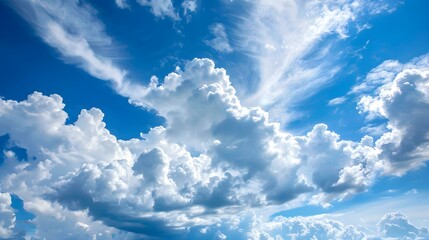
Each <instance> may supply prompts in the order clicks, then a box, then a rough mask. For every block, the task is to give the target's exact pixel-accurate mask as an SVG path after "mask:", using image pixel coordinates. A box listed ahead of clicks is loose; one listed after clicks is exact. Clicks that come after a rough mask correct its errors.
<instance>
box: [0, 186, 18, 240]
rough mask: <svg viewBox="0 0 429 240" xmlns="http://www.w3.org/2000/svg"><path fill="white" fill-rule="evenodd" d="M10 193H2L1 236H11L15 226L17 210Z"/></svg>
mask: <svg viewBox="0 0 429 240" xmlns="http://www.w3.org/2000/svg"><path fill="white" fill-rule="evenodd" d="M11 204H12V199H11V196H10V194H9V193H0V238H9V237H11V236H12V234H13V229H14V227H15V220H16V217H15V212H14V210H13V209H12V207H11Z"/></svg>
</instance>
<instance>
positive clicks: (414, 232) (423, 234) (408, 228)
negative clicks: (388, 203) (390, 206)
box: [377, 212, 429, 239]
mask: <svg viewBox="0 0 429 240" xmlns="http://www.w3.org/2000/svg"><path fill="white" fill-rule="evenodd" d="M377 225H378V231H379V233H380V235H381V236H382V237H386V238H393V239H429V233H428V229H427V228H417V227H416V226H414V225H413V224H411V223H410V222H409V221H408V218H407V216H405V215H404V214H402V213H400V212H395V213H388V214H386V215H384V216H383V218H382V219H381V220H380V221H379V222H378V224H377Z"/></svg>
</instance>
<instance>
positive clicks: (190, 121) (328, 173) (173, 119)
mask: <svg viewBox="0 0 429 240" xmlns="http://www.w3.org/2000/svg"><path fill="white" fill-rule="evenodd" d="M404 71H405V72H404V73H401V74H398V77H397V78H396V79H397V80H395V81H396V82H400V81H399V80H398V79H404V78H405V79H408V81H410V79H414V80H415V81H414V82H413V83H414V85H412V84H411V85H412V86H426V85H427V82H428V80H427V78H425V77H422V76H425V75H424V73H422V72H421V71H420V72H419V71H418V70H404ZM409 71H411V72H416V71H417V73H418V74H417V75H416V74H414V75H412V76H413V78H410V77H409V75H408V74H407V72H409ZM422 74H423V75H422ZM415 76H417V77H415ZM396 82H394V84H397V83H396ZM423 83H425V84H426V85H424V84H423ZM419 84H420V85H419ZM422 84H423V85H422ZM141 89H142V91H141V92H139V94H135V95H133V96H134V97H133V98H132V99H131V101H132V102H133V103H134V104H137V105H140V106H143V107H147V108H152V109H156V110H157V111H158V113H159V114H160V115H161V116H163V117H164V118H165V119H166V125H165V126H158V127H154V128H152V129H151V131H150V132H149V133H147V134H143V135H142V138H140V139H130V140H118V139H117V138H116V137H115V136H113V135H112V134H111V133H110V132H109V131H108V130H107V129H106V128H105V124H104V123H103V121H102V119H103V113H102V112H101V110H98V109H90V110H82V112H81V114H80V115H79V117H78V120H77V121H76V122H75V123H73V124H65V122H66V118H67V113H66V112H64V110H63V108H64V104H63V103H62V99H61V97H60V96H58V95H51V96H44V95H43V94H41V93H37V92H36V93H33V94H31V95H30V96H29V97H28V99H27V100H24V101H21V102H16V101H12V100H1V102H0V122H1V124H0V135H4V134H9V136H10V138H11V140H12V141H13V142H14V143H15V144H16V145H18V146H20V147H23V148H25V149H27V152H28V155H29V156H35V157H36V160H30V161H19V159H16V157H14V156H13V155H10V154H9V155H10V156H9V157H8V158H7V159H6V160H5V162H4V164H3V166H2V167H1V168H0V173H1V174H0V176H1V177H0V183H1V185H2V191H5V192H10V193H14V194H17V195H18V196H20V198H22V199H23V200H24V203H25V208H26V210H27V211H29V212H32V213H33V214H35V215H36V220H35V221H34V223H35V225H36V227H37V228H40V229H41V230H40V231H38V232H36V233H35V234H36V236H39V237H43V236H46V235H48V234H51V235H52V234H53V233H52V232H47V230H45V231H43V227H42V225H43V224H46V221H52V220H50V219H63V218H64V216H67V221H68V222H70V224H69V225H70V226H71V229H72V230H73V231H75V232H76V231H77V230H76V229H73V227H74V228H76V226H75V225H73V222H74V223H75V224H76V223H77V222H79V223H81V224H80V225H79V226H86V225H88V226H90V227H89V230H88V229H87V228H82V229H83V230H82V232H76V233H75V236H77V235H78V234H82V235H81V236H87V237H90V236H92V235H91V234H96V233H99V232H102V233H103V234H104V235H103V238H106V239H108V238H109V236H110V237H111V236H113V235H114V234H125V233H126V232H131V233H133V234H137V235H136V236H141V237H147V238H150V237H154V238H156V237H161V238H171V237H174V238H180V237H185V236H186V234H187V233H188V232H189V230H190V227H193V226H205V225H212V224H214V223H216V222H218V221H221V219H225V218H228V217H231V216H234V214H237V213H240V212H242V211H243V210H244V209H248V208H249V207H250V208H251V207H263V206H267V205H273V204H282V203H285V202H288V201H290V200H293V199H296V198H297V197H304V199H306V201H309V202H311V203H314V204H329V202H330V201H332V200H335V199H342V198H344V197H347V196H349V195H351V194H355V193H358V192H361V191H364V190H365V189H367V188H368V186H370V185H371V183H372V181H373V179H374V178H375V177H376V176H377V175H378V174H379V173H381V172H382V170H383V168H384V167H385V166H386V165H387V166H395V165H394V164H392V163H394V162H395V161H397V160H396V159H392V160H390V159H388V158H386V157H385V154H383V153H384V151H385V150H384V148H383V147H384V145H383V144H381V143H380V142H383V141H384V140H383V139H384V138H383V137H381V138H380V139H378V140H377V141H375V143H374V140H373V139H372V138H371V137H368V136H365V137H364V138H363V139H362V141H361V142H352V141H345V140H341V139H340V136H339V135H338V134H336V133H334V132H332V131H329V130H328V129H327V126H326V125H324V124H318V125H316V126H315V127H314V128H313V129H312V130H311V131H310V132H309V133H307V134H306V135H304V136H294V135H292V134H290V133H287V132H285V131H283V130H282V129H281V128H280V126H279V124H278V123H275V122H271V121H270V120H269V115H268V113H266V112H265V111H263V110H262V109H260V108H247V107H244V106H242V105H241V103H240V101H239V99H238V98H237V96H236V95H235V89H234V88H233V87H232V85H231V83H230V81H229V77H228V75H227V74H226V71H225V70H224V69H219V68H215V66H214V63H213V62H212V61H211V60H208V59H194V60H193V61H191V62H189V63H188V64H187V65H186V66H185V68H184V70H180V69H178V70H177V71H176V72H173V73H171V74H169V75H168V76H166V77H165V79H164V81H163V84H159V83H158V82H157V80H156V79H155V78H153V79H152V82H151V84H150V85H149V86H147V87H144V88H141ZM407 93H408V92H404V93H403V95H406V94H407ZM403 95H402V96H403ZM380 96H381V95H380ZM403 97H404V96H403ZM418 97H420V98H421V99H420V101H423V100H424V101H427V95H424V94H423V95H422V94H421V95H418ZM379 98H380V99H381V97H378V98H377V97H376V99H377V100H378V99H379ZM413 99H414V98H413ZM413 106H414V105H410V106H409V107H413ZM419 106H420V105H417V107H419ZM418 109H420V108H417V109H416V110H418ZM419 111H421V110H419ZM386 117H388V118H389V120H390V119H392V121H395V119H394V118H390V115H386ZM400 123H402V122H399V123H398V124H396V125H393V126H398V128H399V126H401V125H400ZM17 126H19V127H17ZM391 129H392V128H391ZM400 129H401V131H402V132H403V133H404V134H403V135H399V136H406V134H411V133H407V132H406V130H407V128H400ZM393 131H394V129H392V132H393ZM425 131H426V130H425ZM385 134H389V133H385ZM383 143H384V142H383ZM415 144H417V145H418V144H421V145H419V146H423V148H424V146H425V145H424V144H425V142H424V141H423V142H422V143H415ZM398 146H400V145H398ZM426 156H427V155H426ZM30 158H31V157H30ZM406 161H413V160H412V159H406ZM415 161H419V162H421V160H420V158H419V159H415ZM307 193H311V194H310V195H307ZM306 196H311V197H310V198H308V197H306ZM49 208H51V209H55V211H54V212H53V211H47V210H46V209H49ZM85 216H90V217H92V219H91V218H88V217H85ZM101 223H102V224H101ZM72 230H70V231H72ZM118 230H120V231H119V232H118ZM64 231H65V232H66V231H68V230H67V228H65V229H64ZM124 232H125V233H124ZM58 234H60V233H58ZM57 237H58V236H57ZM126 237H130V238H131V237H135V236H134V235H127V236H126Z"/></svg>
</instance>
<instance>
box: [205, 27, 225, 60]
mask: <svg viewBox="0 0 429 240" xmlns="http://www.w3.org/2000/svg"><path fill="white" fill-rule="evenodd" d="M209 29H210V33H211V34H212V35H213V38H212V39H210V40H204V42H205V44H207V45H208V46H210V47H212V48H213V49H215V50H216V51H218V52H224V53H230V52H232V47H231V45H230V44H229V40H228V35H227V34H226V30H225V26H224V25H223V24H221V23H215V24H212V25H211V26H210V28H209Z"/></svg>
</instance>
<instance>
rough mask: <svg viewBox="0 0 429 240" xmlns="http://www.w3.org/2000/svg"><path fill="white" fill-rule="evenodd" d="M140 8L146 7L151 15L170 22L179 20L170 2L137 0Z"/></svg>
mask: <svg viewBox="0 0 429 240" xmlns="http://www.w3.org/2000/svg"><path fill="white" fill-rule="evenodd" d="M137 2H138V3H139V4H140V5H142V6H147V7H149V8H150V11H151V13H152V14H153V15H155V16H156V17H159V18H165V17H169V18H171V19H172V20H175V21H176V20H179V19H180V17H179V15H178V14H177V12H176V10H175V8H174V5H173V2H172V1H171V0H137Z"/></svg>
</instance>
